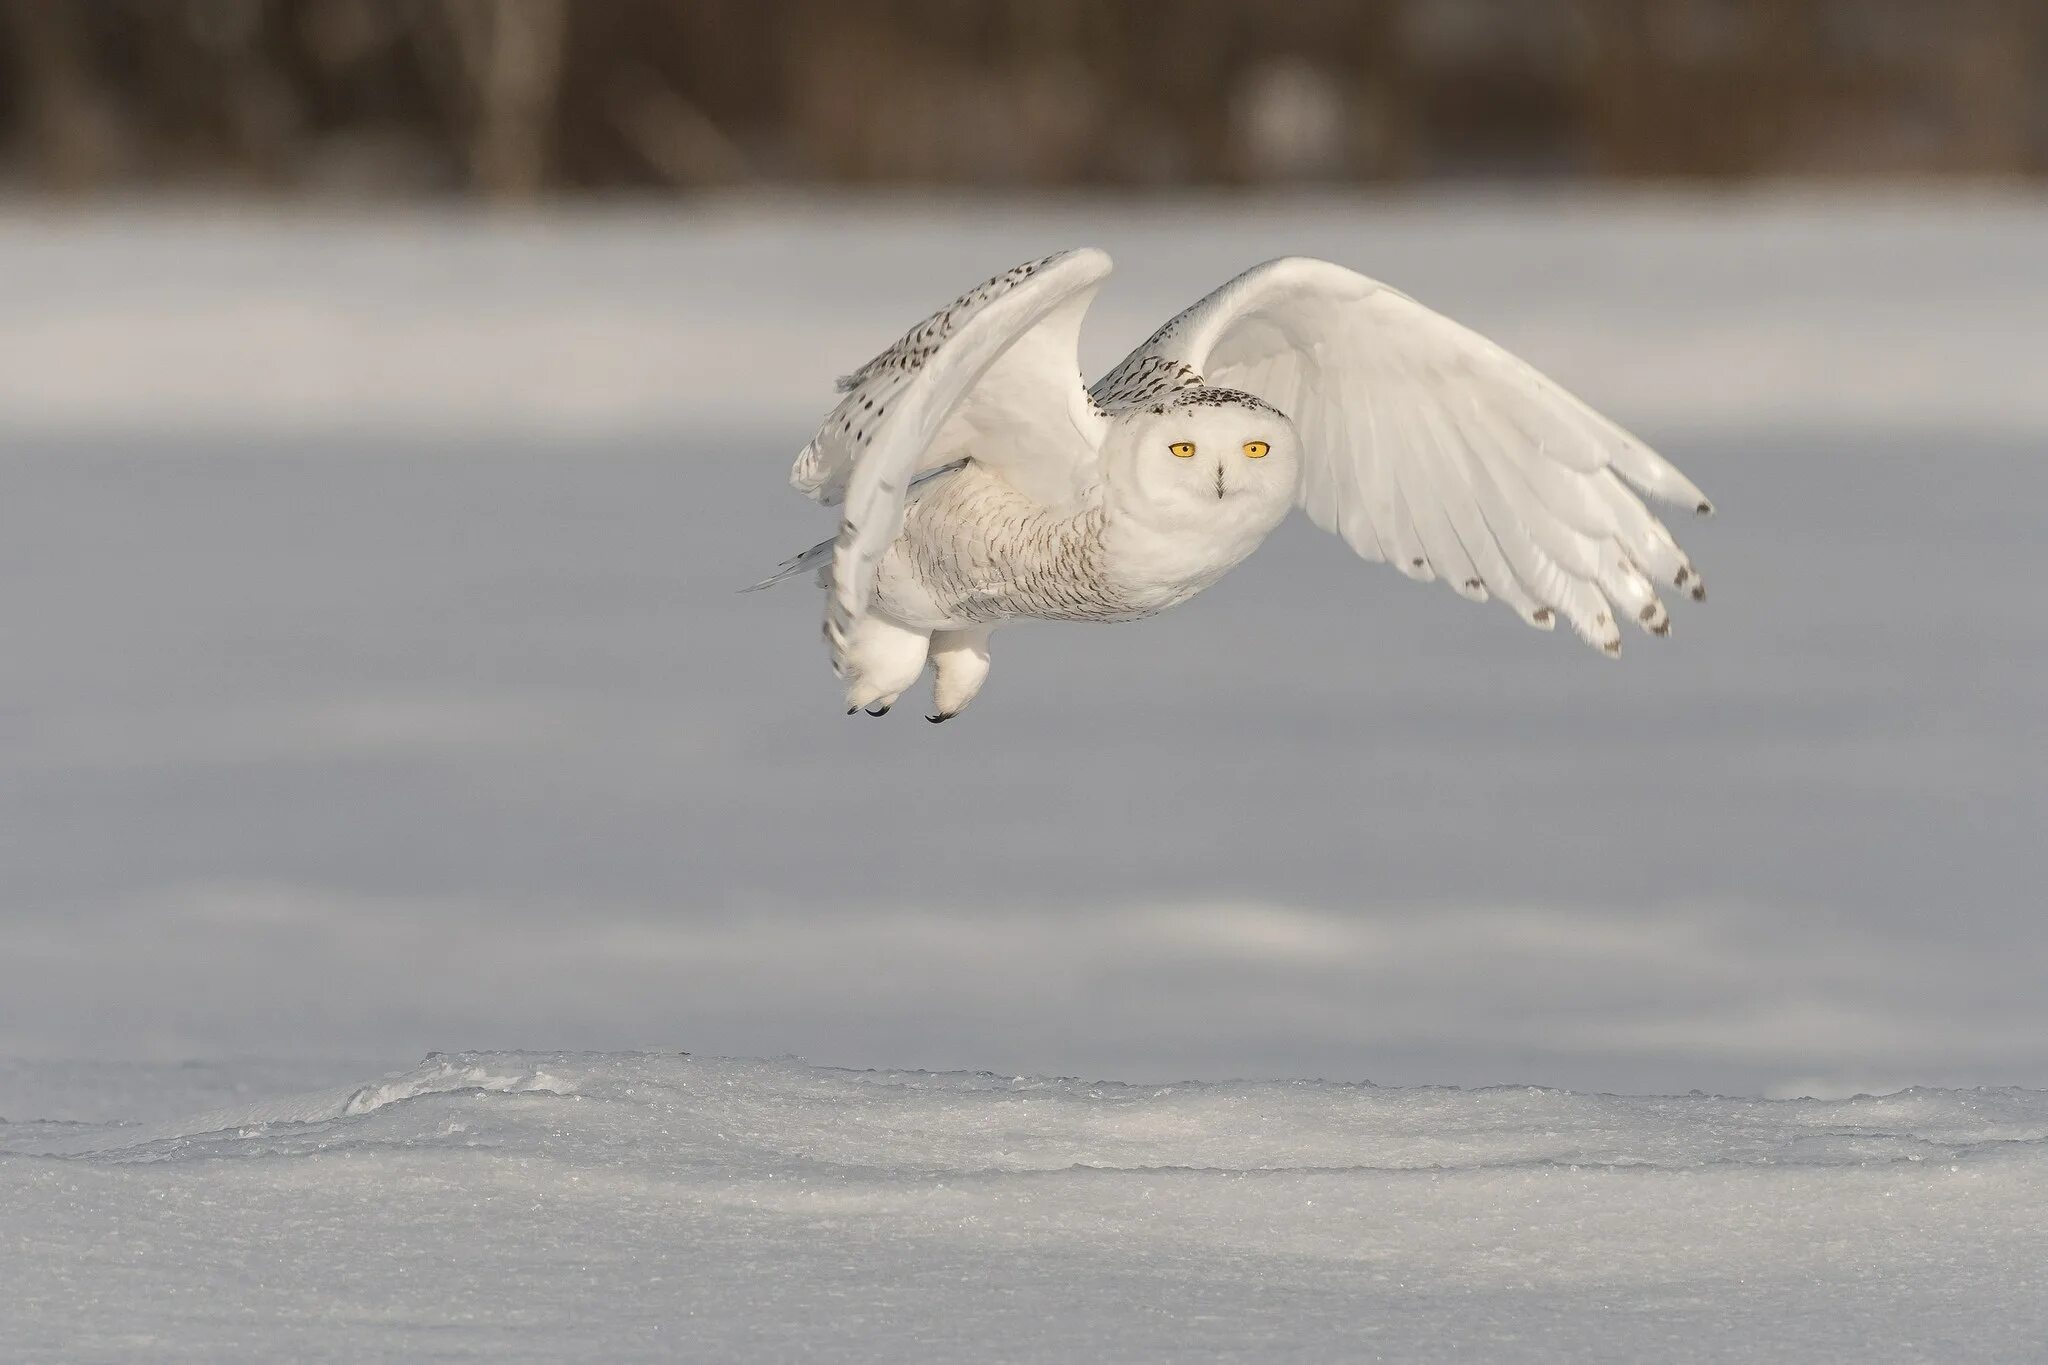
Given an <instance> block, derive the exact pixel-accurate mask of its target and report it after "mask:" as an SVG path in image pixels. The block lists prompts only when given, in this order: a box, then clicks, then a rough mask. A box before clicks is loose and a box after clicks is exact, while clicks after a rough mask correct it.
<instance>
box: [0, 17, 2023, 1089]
mask: <svg viewBox="0 0 2048 1365" xmlns="http://www.w3.org/2000/svg"><path fill="white" fill-rule="evenodd" d="M2044 172H2048V5H2043V4H2040V3H2028V2H2027V0H1953V2H1952V3H1946V4H1939V5H1937V4H1929V3H1917V2H1914V0H1853V2H1852V0H1555V2H1554V3H1535V2H1533V0H1405V2H1403V0H1377V2H1373V0H1358V2H1357V3H1349V4H1340V3H1333V2H1325V0H1292V2H1291V3H1259V4H1253V3H1229V2H1227V0H1185V2H1184V3H1157V4H1138V3H1112V2H1107V0H1105V2H1102V3H1085V4H1084V3H1069V2H1068V0H1030V2H1029V3H965V0H955V2H953V3H942V2H941V0H915V2H912V0H839V2H836V3H822V2H818V0H754V2H752V3H741V2H740V0H677V2H675V3H654V2H653V0H631V2H629V0H610V2H608V3H603V4H582V5H572V4H568V3H566V2H565V0H415V2H409V3H408V2H401V0H203V2H202V0H189V2H186V3H172V2H170V0H158V2H156V3H141V0H134V2H132V3H127V2H116V0H108V3H100V4H91V5H86V4H65V3H55V2H53V0H5V3H4V4H0V1115H4V1114H8V1113H10V1112H14V1111H16V1110H23V1111H32V1112H34V1113H36V1114H39V1115H42V1116H45V1117H63V1116H66V1115H67V1114H71V1115H76V1116H78V1117H97V1116H103V1115H105V1114H128V1115H132V1114H134V1113H136V1112H137V1111H138V1106H142V1107H146V1106H147V1104H149V1103H154V1102H157V1101H156V1100H152V1099H150V1098H149V1097H152V1096H156V1097H159V1098H160V1101H161V1103H162V1104H164V1105H165V1106H169V1107H192V1106H191V1103H190V1100H191V1097H192V1094H193V1092H194V1091H196V1090H206V1089H213V1090H237V1089H248V1088H250V1087H271V1088H279V1087H283V1088H290V1087H293V1086H299V1085H306V1084H315V1083H324V1082H325V1081H326V1080H327V1079H329V1078H333V1079H338V1080H348V1079H360V1078H361V1077H362V1076H363V1075H366V1074H374V1073H375V1072H376V1070H378V1069H381V1068H386V1067H398V1066H403V1065H406V1064H408V1063H410V1062H411V1061H413V1060H414V1059H415V1058H416V1056H417V1055H418V1054H419V1053H421V1052H424V1051H426V1050H428V1049H436V1048H439V1049H454V1048H472V1047H474V1048H489V1047H527V1048H553V1047H582V1048H669V1049H675V1048H682V1049H689V1050H693V1051H699V1052H711V1053H730V1054H739V1055H779V1054H785V1053H794V1054H800V1055H803V1056H806V1057H808V1058H810V1059H811V1060H814V1061H817V1062H821V1063H831V1064H844V1065H851V1066H875V1067H969V1068H991V1069H996V1070H1002V1071H1007V1072H1013V1073H1015V1072H1050V1073H1069V1074H1076V1073H1078V1074H1085V1075H1091V1076H1115V1077H1121V1078H1125V1079H1133V1080H1164V1079H1172V1078H1177V1077H1222V1076H1283V1075H1322V1076H1330V1077H1337V1078H1344V1079H1361V1080H1363V1079H1370V1080H1375V1081H1380V1082H1387V1083H1403V1084H1409V1083H1427V1082H1437V1083H1450V1084H1481V1083H1493V1082H1515V1083H1537V1084H1552V1085H1569V1086H1577V1087H1585V1088H1596V1089H1613V1090H1634V1091H1660V1092H1664V1091H1682V1090H1687V1089H1691V1088H1695V1087H1698V1088H1704V1089H1719V1090H1726V1091H1733V1092H1742V1093H1765V1094H1794V1093H1818V1094H1835V1093H1843V1092H1852V1091H1854V1090H1857V1089H1866V1088H1873V1089H1875V1088H1889V1087H1894V1086H1898V1085H1902V1084H1907V1083H1916V1082H1918V1083H1930V1084H1992V1085H1996V1084H2024V1085H2034V1086H2040V1085H2048V984H2044V983H2048V972H2043V971H2042V965H2043V964H2044V963H2048V918H2044V916H2043V915H2042V913H2041V909H2042V901H2043V895H2042V881H2041V877H2040V874H2039V870H2038V857H2037V855H2036V854H2035V852H2034V847H2033V846H2034V844H2035V843H2036V841H2037V839H2038V830H2039V828H2040V827H2041V825H2042V824H2043V822H2044V818H2048V779H2044V778H2043V776H2042V773H2041V764H2040V755H2041V754H2043V753H2044V752H2048V708H2044V703H2043V701H2042V698H2043V697H2048V606H2044V604H2043V598H2042V595H2041V594H2040V593H2038V592H2036V591H2034V590H2033V585H2034V584H2035V583H2037V582H2038V581H2039V580H2040V578H2041V577H2042V575H2043V574H2044V572H2048V537H2044V536H2043V535H2042V534H2041V531H2040V524H2041V516H2040V510H2039V509H2040V507H2041V506H2042V505H2043V503H2044V501H2048V465H2044V463H2043V461H2042V459H2041V452H2042V449H2043V446H2044V442H2048V386H2044V385H2042V384H2041V382H2040V373H2039V372H2040V367H2041V362H2042V358H2043V356H2044V354H2048V347H2044V341H2048V335H2044V325H2043V320H2044V319H2048V198H2044V197H2043V194H2042V190H2041V184H2040V182H2041V177H2042V175H2043V174H2044ZM1083 243H1086V244H1094V245H1099V246H1102V247H1105V248H1107V249H1109V250H1110V251H1111V253H1112V254H1113V255H1114V256H1115V257H1116V258H1117V261H1118V271H1117V274H1116V275H1115V277H1114V278H1113V279H1112V280H1111V281H1110V282H1109V284H1108V286H1107V287H1106V288H1105V289H1104V291H1103V293H1102V295H1101V297H1100V299H1099V301H1098V303H1097V304H1096V305H1095V308H1094V311H1093V312H1092V313H1091V316H1090V325H1089V329H1088V332H1087V335H1086V337H1085V339H1084V348H1083V357H1082V359H1083V363H1084V365H1085V366H1086V367H1087V368H1088V369H1089V370H1090V371H1091V372H1099V371H1100V370H1102V369H1105V368H1107V367H1108V366H1109V365H1110V364H1112V363H1113V362H1114V361H1115V360H1116V359H1117V358H1118V357H1119V356H1120V355H1121V354H1122V353H1123V351H1124V350H1125V349H1127V348H1128V347H1129V346H1131V345H1133V344H1135V343H1136V342H1137V341H1139V340H1140V339H1142V338H1143V337H1144V336H1145V335H1146V334H1147V333H1148V332H1149V331H1150V330H1151V329H1152V328H1153V327H1154V326H1156V325H1157V324H1158V323H1159V322H1160V321H1161V320H1163V319H1164V318H1165V317H1167V316H1169V315H1171V314H1172V313H1173V312H1175V311H1177V310H1178V309H1179V308H1181V307H1183V306H1185V305H1186V304H1187V303H1189V302H1191V301H1192V300H1193V299H1195V298H1196V297H1198V296H1200V295H1201V294H1203V293H1204V292H1206V291H1207V290H1208V289H1210V288H1212V287H1213V286H1214V285H1216V284H1217V283H1219V282H1221V281H1222V280H1223V279H1225V278H1227V277H1228V276H1230V275H1231V274H1234V273H1235V272H1237V271H1239V270H1241V269H1243V268H1244V267H1246V266H1248V265H1250V264H1252V263H1255V262H1257V261H1259V260H1263V259H1266V258H1269V257H1272V256H1276V255H1281V254H1286V253H1291V252H1303V253H1308V254H1313V255H1320V256H1324V257H1328V258H1330V259H1333V260H1337V261H1339V262H1342V263H1344V264H1346V265H1350V266H1353V267H1355V268H1358V269H1361V270H1364V271H1366V272H1367V273H1370V274H1373V275H1376V276H1379V277H1381V278H1384V279H1386V280H1388V281H1390V282H1392V283H1394V284H1396V285H1398V286H1399V287H1401V288H1404V289H1406V290H1408V291H1409V292H1411V293H1413V294H1415V295H1417V296H1418V297H1420V298H1421V299H1423V300H1424V301H1425V302H1427V303H1430V304H1432V305H1433V306H1435V307H1438V308H1440V309H1441V310H1443V311H1445V312H1447V313H1449V314H1451V315H1452V316H1454V317H1457V318H1459V319H1460V320H1462V321H1464V322H1467V323H1469V324H1471V325H1473V326H1476V327H1478V328H1480V329H1481V330H1483V331H1485V332H1487V333H1488V334H1489V335H1491V336H1493V337H1495V338H1496V339H1498V340H1500V341H1501V342H1502V343H1504V344H1506V345H1508V346H1510V347H1511V348H1513V349H1515V350H1517V351H1518V352H1520V353H1521V354H1523V355H1525V356H1527V357H1528V358H1529V359H1531V360H1532V361H1534V362H1535V363H1536V364H1538V365H1539V366H1541V367H1542V368H1544V369H1546V370H1547V371H1549V372H1550V373H1552V374H1554V375H1556V376H1557V377H1558V378H1560V379H1561V380H1563V381H1564V382H1566V383H1567V384H1568V385H1570V386H1571V387H1572V388H1574V389H1575V390H1577V391H1578V392H1580V393H1581V394H1582V395H1583V396H1585V397H1586V398H1588V399H1589V400H1590V401H1592V402H1594V403H1595V404H1596V405H1598V406H1600V407H1601V408H1603V409H1604V410H1606V411H1608V412H1610V413H1612V414H1613V415H1614V416H1616V417H1617V418H1618V419H1620V420H1622V421H1624V422H1625V423H1627V424H1629V425H1631V426H1632V427H1633V428H1634V429H1636V430H1637V431H1638V432H1639V433H1640V434H1641V435H1643V436H1644V437H1645V438H1646V439H1648V440H1650V441H1651V442H1652V443H1653V444H1654V445H1656V446H1658V447H1659V448H1660V449H1662V450H1663V451H1664V452H1665V453H1666V454H1668V455H1669V456H1671V457H1672V458H1673V459H1674V460H1675V461H1676V462H1678V463H1679V464H1680V465H1681V466H1682V467H1683V468H1685V469H1686V471H1687V472H1688V473H1689V474H1690V475H1692V476H1693V477H1694V478H1695V479H1696V480H1697V481H1698V482H1699V483H1700V484H1701V486H1702V487H1704V488H1705V489H1706V490H1707V491H1708V492H1709V493H1710V494H1711V495H1712V496H1713V497H1714V499H1715V501H1716V503H1717V505H1718V506H1719V508H1720V509H1721V513H1720V515H1719V516H1717V517H1716V518H1714V519H1713V520H1711V521H1694V520H1692V519H1690V518H1685V519H1683V523H1682V524H1679V523H1674V529H1675V530H1676V531H1677V533H1678V534H1679V536H1680V538H1681V540H1682V541H1683V542H1684V543H1685V544H1686V545H1687V547H1688V548H1689V549H1690V550H1691V551H1692V553H1693V555H1694V557H1695V559H1696V560H1697V561H1698V562H1699V563H1700V564H1701V565H1702V566H1703V568H1704V569H1705V571H1706V573H1707V576H1708V578H1709V580H1710V581H1711V582H1712V584H1713V600H1712V601H1711V602H1710V603H1709V604H1707V605H1706V606H1704V607H1693V606H1692V604H1690V603H1683V604H1679V607H1678V609H1677V610H1676V613H1675V614H1676V625H1677V628H1676V631H1675V634H1674V638H1673V639H1671V640H1670V641H1668V642H1664V641H1655V640H1650V639H1647V638H1643V639H1632V640H1630V641H1629V642H1628V645H1627V655H1628V657H1627V658H1625V659H1624V660H1623V661H1622V663H1621V664H1619V665H1614V664H1611V663H1608V662H1607V661H1605V660H1602V659H1600V658H1598V657H1596V656H1593V655H1591V654H1590V653H1589V652H1587V651H1584V650H1582V649H1581V648H1580V647H1578V646H1577V645H1576V644H1574V643H1573V642H1571V641H1569V640H1567V639H1563V638H1558V637H1546V636H1543V635H1539V634H1537V633H1535V632H1531V631H1528V630H1526V629H1524V628H1523V627H1521V626H1520V625H1518V624H1517V623H1516V622H1515V621H1514V620H1513V618H1512V617H1510V616H1509V615H1508V614H1507V613H1505V612H1502V611H1500V610H1498V609H1494V608H1486V609H1478V608H1473V607H1470V606H1467V605H1465V604H1463V603H1461V602H1460V601H1458V600H1457V599H1456V598H1454V597H1453V596H1452V595H1450V594H1449V593H1446V592H1443V591H1441V590H1440V589H1437V588H1425V587H1421V586H1417V585H1414V584H1410V583H1407V582H1405V581H1404V580H1401V579H1400V578H1399V577H1398V576H1397V575H1394V574H1391V573H1389V572H1388V571H1387V570H1385V569H1384V568H1380V567H1376V566H1369V565H1362V564H1359V563H1357V562H1356V561H1355V560H1354V559H1353V558H1352V557H1351V556H1350V555H1349V553H1348V551H1346V550H1345V549H1344V547H1343V546H1342V545H1341V544H1339V543H1337V542H1336V541H1334V540H1332V539H1330V538H1328V537H1324V536H1322V535H1320V534H1318V533H1316V532H1315V531H1314V530H1313V529H1312V528H1310V527H1308V526H1307V525H1306V524H1305V523H1303V524H1296V525H1290V526H1288V527H1283V528H1282V531H1281V532H1280V533H1279V534H1277V535H1276V536H1275V538H1274V540H1273V541H1272V542H1270V543H1269V545H1268V546H1267V547H1266V548H1265V549H1264V550H1262V551H1261V553H1260V554H1259V555H1258V556H1256V557H1254V559H1253V560H1251V561H1250V562H1249V563H1247V564H1246V565H1245V566H1244V567H1243V568H1242V569H1240V570H1239V571H1237V572H1236V573H1234V574H1233V575H1232V576H1231V577H1230V578H1229V579H1228V580H1226V581H1225V582H1224V583H1223V584H1221V585H1219V586H1218V587H1217V588H1215V589H1214V590H1212V591H1211V592H1210V593H1208V594H1205V595H1204V596H1203V597H1202V598H1201V599H1199V600H1197V601H1196V602H1194V603H1192V604H1190V605H1189V606H1188V607H1185V608H1183V609H1181V610H1179V611H1176V612H1174V613H1170V614H1168V615H1167V616H1164V617H1161V618H1157V619H1155V620H1152V621H1148V622H1143V623H1139V624H1135V625H1129V626H1123V627H1119V628H1118V629H1116V630H1114V631H1097V630H1093V629H1089V628H1086V627H1078V626H1048V627H1043V628H1033V627H1022V628H1019V629H1016V630H1014V631H1010V632H1006V633H1005V634H1004V635H1003V636H1001V637H999V638H998V641H997V649H996V655H997V658H996V669H995V673H994V677H993V681H992V682H991V684H990V687H989V689H988V691H987V692H986V693H985V694H984V695H983V697H982V698H981V699H980V700H979V701H978V702H977V704H976V707H975V709H974V710H973V711H972V712H970V713H969V714H968V716H966V717H965V718H963V720H962V721H960V722H958V723H955V724H952V725H948V726H946V727H943V728H942V729H935V728H933V727H930V726H926V725H924V724H923V723H922V722H921V721H919V720H917V718H916V714H915V713H914V712H913V711H912V710H911V709H910V708H908V707H905V708H902V709H901V710H900V712H899V714H898V715H896V716H894V717H892V718H889V719H886V720H870V719H868V718H866V717H856V718H853V719H848V718H846V717H844V716H843V715H842V714H841V711H840V707H839V706H838V704H837V696H838V692H837V688H836V685H835V683H834V681H833V679H832V678H831V677H830V674H829V671H828V668H827V665H826V662H825V659H824V658H823V656H822V652H821V650H820V649H819V647H818V645H817V632H816V613H817V610H818V603H817V600H816V596H815V593H814V592H813V591H812V590H810V589H808V588H806V587H802V586H796V587H787V588H783V589H779V590H777V591H776V592H775V593H772V594H765V595H759V596H742V595H740V594H738V593H737V592H736V591H735V589H737V588H739V587H741V586H742V585H744V584H746V583H748V582H751V581H753V580H755V579H757V578H759V577H760V576H762V575H763V574H764V573H765V572H767V571H768V570H769V569H770V568H771V567H772V566H773V565H774V564H775V563H776V562H777V561H778V560H780V559H782V558H783V557H784V556H786V555H788V554H790V553H792V552H794V551H796V550H799V549H802V548H803V547H805V546H807V545H809V544H811V543H812V542H813V541H815V540H818V539H821V538H823V537H824V536H825V535H827V534H829V532H830V529H831V522H830V519H829V517H828V516H827V515H825V514H823V513H821V512H820V511H819V510H818V509H816V508H813V507H810V506H809V505H807V504H806V503H804V502H803V501H802V500H801V499H799V498H798V497H796V496H795V495H794V494H792V493H790V492H789V491H788V489H787V488H786V487H785V485H784V476H785V471H786V469H787V462H788V460H789V459H790V458H791V456H792V455H793V453H794V451H795V450H796V449H797V448H798V447H799V446H801V444H802V443H803V441H804V440H805V439H806V438H807V437H808V435H809V434H810V432H811V430H812V429H813V428H814V425H815V423H816V421H817V420H818V418H819V416H820V415H821V414H822V413H823V411H824V410H825V409H826V408H827V407H829V406H830V404H831V402H832V379H833V377H834V376H836V375H838V374H842V373H845V372H847V371H849V370H851V369H853V368H855V367H856V366H857V365H858V364H859V363H860V362H861V361H862V360H864V359H865V358H866V357H868V356H869V355H871V354H873V353H874V352H875V351H877V350H878V349H880V348H881V347H883V346H885V345H886V344H888V343H889V341H891V340H892V339H893V338H894V337H895V336H897V335H899V334H900V333H901V332H902V331H903V330H905V329H906V328H908V327H909V326H911V325H912V324H914V323H915V322H917V321H918V320H919V319H921V318H922V317H924V316H925V315H926V314H927V313H928V312H930V311H931V310H932V309H934V308H935V307H937V306H939V305H941V304H942V303H943V302H945V301H946V300H947V299H950V298H951V297H953V296H954V295H956V294H957V293H959V292H960V291H962V290H963V289H965V288H967V287H969V286H970V285H972V284H974V283H976V282H977V281H979V280H981V279H984V278H986V277H988V276H989V275H991V274H994V273H996V272H997V271H999V270H1001V269H1003V268H1006V267H1007V266H1009V265H1012V264H1014V263H1016V262H1018V261H1022V260H1026V259H1029V258H1032V257H1035V256H1038V255H1042V254H1044V253H1045V252H1047V251H1051V250H1055V249H1058V248H1061V247H1065V246H1071V245H1076V244H1083ZM365 1068H368V1070H367V1071H366V1070H365ZM138 1097H140V1098H138Z"/></svg>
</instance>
